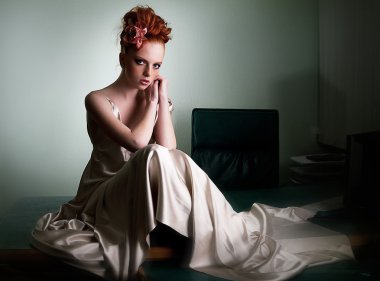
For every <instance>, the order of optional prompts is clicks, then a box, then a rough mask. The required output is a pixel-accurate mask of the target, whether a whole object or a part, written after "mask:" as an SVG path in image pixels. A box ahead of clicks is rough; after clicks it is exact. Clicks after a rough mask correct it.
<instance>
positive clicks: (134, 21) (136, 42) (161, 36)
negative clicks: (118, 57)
mask: <svg viewBox="0 0 380 281" xmlns="http://www.w3.org/2000/svg"><path fill="white" fill-rule="evenodd" d="M122 24H123V29H122V32H121V34H120V46H121V52H123V53H125V52H126V50H127V49H128V48H130V47H133V48H135V49H139V48H140V47H141V45H143V44H144V42H146V41H150V42H152V41H154V42H162V43H164V44H165V43H167V42H168V41H169V40H170V39H171V37H170V33H171V31H172V29H171V28H169V27H167V23H166V22H165V21H164V20H163V19H162V18H161V17H160V16H158V15H156V14H155V12H154V10H153V9H152V8H150V7H144V6H136V7H135V8H133V9H131V10H130V11H129V12H127V13H126V14H125V15H124V17H123V19H122Z"/></svg>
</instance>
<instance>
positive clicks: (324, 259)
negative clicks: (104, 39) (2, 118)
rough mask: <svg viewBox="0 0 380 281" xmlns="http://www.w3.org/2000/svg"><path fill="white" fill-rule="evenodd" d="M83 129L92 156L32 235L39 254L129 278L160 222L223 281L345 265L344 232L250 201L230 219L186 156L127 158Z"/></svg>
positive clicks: (304, 214) (294, 210) (298, 212)
mask: <svg viewBox="0 0 380 281" xmlns="http://www.w3.org/2000/svg"><path fill="white" fill-rule="evenodd" d="M109 103H110V106H111V107H112V110H113V113H114V115H115V117H117V118H118V119H119V120H121V118H120V112H119V110H118V109H117V107H116V106H115V104H114V103H113V102H112V101H111V100H109ZM87 128H88V134H89V137H90V139H91V142H92V144H93V151H92V154H91V158H90V160H89V162H88V164H87V166H86V168H85V170H84V172H83V175H82V178H81V181H80V184H79V188H78V192H77V194H76V196H75V197H74V198H73V199H72V200H71V201H69V202H67V203H65V204H63V205H62V206H61V207H60V209H59V211H57V212H55V213H47V214H45V215H44V216H42V217H41V218H40V219H39V220H38V221H37V223H36V226H35V229H34V230H33V232H32V240H31V241H32V242H31V243H32V245H33V246H34V247H35V248H37V249H39V250H40V251H42V252H44V253H47V254H49V255H52V256H55V257H57V258H59V259H61V260H62V261H63V262H66V263H68V264H71V265H73V266H76V267H79V268H82V269H85V270H87V271H90V272H92V273H95V274H97V275H100V276H103V277H105V278H106V279H108V280H129V278H131V277H132V276H134V275H135V273H136V272H137V270H138V267H139V266H140V265H141V263H142V262H143V260H144V257H145V256H146V254H147V251H148V249H149V233H150V232H151V231H152V230H153V229H154V228H155V226H156V225H157V222H161V223H163V224H166V225H168V226H169V227H171V228H173V229H174V230H176V231H177V232H178V233H180V234H182V235H184V236H187V237H189V238H191V241H192V248H191V253H190V255H191V257H190V261H189V264H188V266H189V267H190V268H193V269H195V270H198V271H201V272H204V273H207V274H210V275H213V276H217V277H222V278H225V279H229V280H236V281H240V280H241V281H247V280H271V281H274V280H285V279H288V278H291V277H293V276H294V275H296V274H298V273H300V272H302V271H303V270H304V269H305V268H306V267H308V266H313V265H319V264H324V263H330V262H335V261H339V260H343V259H353V253H352V249H351V246H350V243H349V241H348V238H347V237H346V236H345V235H342V234H339V233H336V232H333V231H331V230H327V229H325V228H322V227H319V226H317V225H314V224H312V223H310V222H308V221H307V218H309V217H311V216H313V215H314V213H313V212H312V211H309V210H307V209H304V208H299V207H289V208H276V207H272V206H267V205H263V204H259V203H254V204H253V205H252V207H251V208H250V209H249V210H247V211H242V212H239V213H238V212H235V211H234V210H233V208H232V207H231V205H230V204H229V203H228V201H227V200H226V199H225V197H224V196H223V194H222V193H221V192H220V191H219V189H218V188H217V187H216V186H215V184H214V183H213V182H212V181H211V180H210V179H209V177H208V176H207V175H206V174H205V172H204V171H203V170H202V169H200V168H199V167H198V166H197V165H196V164H195V163H194V162H193V160H192V159H191V158H190V157H189V156H188V155H187V154H185V153H183V152H181V151H179V150H168V149H166V148H164V147H162V146H160V145H157V144H150V145H148V146H147V147H145V148H143V149H140V150H138V151H137V152H135V153H132V152H130V151H128V150H126V149H125V148H123V147H121V146H120V145H118V144H117V143H115V142H114V141H112V140H111V139H110V138H108V137H107V136H106V134H105V133H104V132H103V131H102V130H101V129H100V128H98V127H97V125H96V123H95V122H94V121H92V120H91V119H90V118H88V120H87ZM152 190H155V191H156V192H154V191H153V192H152ZM155 201H156V202H155Z"/></svg>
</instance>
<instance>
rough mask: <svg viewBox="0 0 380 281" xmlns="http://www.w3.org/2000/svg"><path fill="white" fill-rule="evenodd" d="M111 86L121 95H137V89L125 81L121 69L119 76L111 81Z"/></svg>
mask: <svg viewBox="0 0 380 281" xmlns="http://www.w3.org/2000/svg"><path fill="white" fill-rule="evenodd" d="M112 86H113V87H115V88H116V89H117V90H118V92H119V93H120V94H121V95H123V96H125V97H126V96H131V95H132V96H133V95H137V94H138V92H139V90H138V89H136V88H134V87H131V86H130V85H129V83H128V81H127V79H125V75H124V72H123V70H122V71H121V73H120V75H119V77H118V78H117V79H116V81H115V82H113V83H112Z"/></svg>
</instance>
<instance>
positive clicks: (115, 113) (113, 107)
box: [104, 96, 121, 120]
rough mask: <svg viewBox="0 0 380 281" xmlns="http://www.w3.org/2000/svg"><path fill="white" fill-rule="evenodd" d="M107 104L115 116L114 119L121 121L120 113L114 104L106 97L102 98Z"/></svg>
mask: <svg viewBox="0 0 380 281" xmlns="http://www.w3.org/2000/svg"><path fill="white" fill-rule="evenodd" d="M104 97H105V98H106V99H107V100H108V102H109V103H110V104H111V106H112V112H113V114H114V115H115V117H117V119H119V120H121V116H120V111H119V109H118V108H117V106H116V104H115V103H114V102H113V101H112V100H111V99H110V98H108V97H106V96H104Z"/></svg>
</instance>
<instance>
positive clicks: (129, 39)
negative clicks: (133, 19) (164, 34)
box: [124, 25, 148, 49]
mask: <svg viewBox="0 0 380 281" xmlns="http://www.w3.org/2000/svg"><path fill="white" fill-rule="evenodd" d="M147 32H148V29H147V28H146V27H145V28H142V27H141V25H128V26H127V27H126V28H125V33H126V36H125V37H124V41H125V42H126V43H128V44H135V45H136V48H137V49H139V48H140V47H141V45H142V43H143V41H144V40H146V37H145V34H146V33H147Z"/></svg>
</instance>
